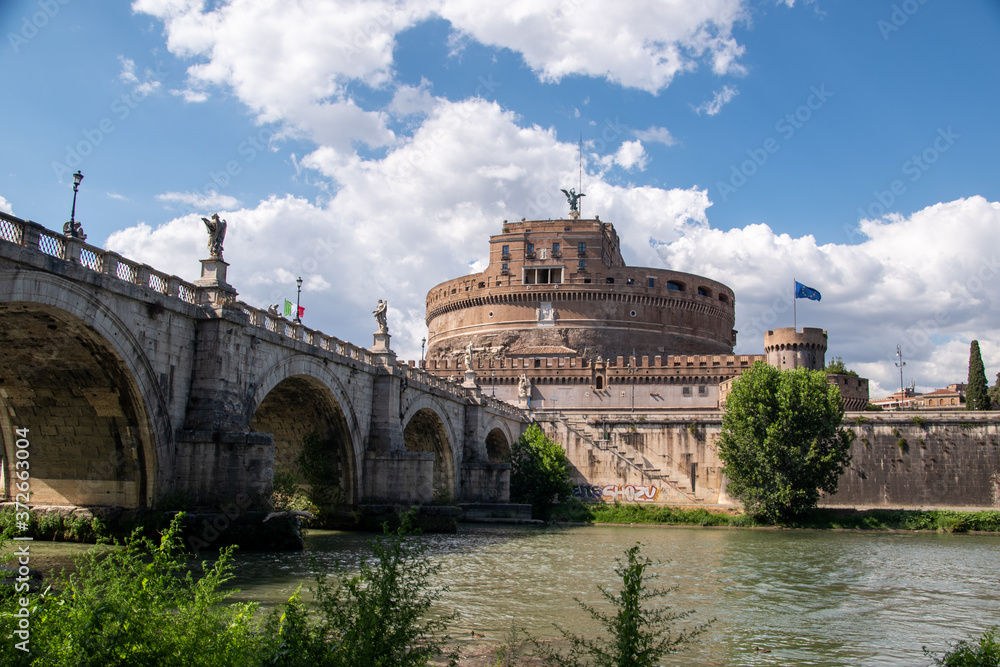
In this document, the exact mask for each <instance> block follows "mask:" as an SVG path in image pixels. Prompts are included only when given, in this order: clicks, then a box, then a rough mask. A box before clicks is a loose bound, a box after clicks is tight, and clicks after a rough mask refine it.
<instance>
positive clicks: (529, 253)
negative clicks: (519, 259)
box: [524, 243, 535, 257]
mask: <svg viewBox="0 0 1000 667" xmlns="http://www.w3.org/2000/svg"><path fill="white" fill-rule="evenodd" d="M524 256H525V257H534V256H535V244H534V243H527V244H525V246H524Z"/></svg>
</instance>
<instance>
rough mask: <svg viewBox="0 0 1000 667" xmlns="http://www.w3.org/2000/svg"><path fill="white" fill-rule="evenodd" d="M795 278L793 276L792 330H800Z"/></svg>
mask: <svg viewBox="0 0 1000 667" xmlns="http://www.w3.org/2000/svg"><path fill="white" fill-rule="evenodd" d="M795 301H796V299H795V278H792V331H794V332H798V330H799V313H798V311H797V310H796V309H795Z"/></svg>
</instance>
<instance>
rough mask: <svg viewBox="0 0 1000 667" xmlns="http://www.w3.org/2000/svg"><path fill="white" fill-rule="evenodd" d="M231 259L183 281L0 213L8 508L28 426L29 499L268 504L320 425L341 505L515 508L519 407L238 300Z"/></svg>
mask: <svg viewBox="0 0 1000 667" xmlns="http://www.w3.org/2000/svg"><path fill="white" fill-rule="evenodd" d="M226 267H227V264H226V263H225V262H224V261H222V259H221V258H214V259H208V260H202V277H201V279H199V280H198V281H196V282H194V283H189V282H185V281H184V280H182V279H180V278H178V277H176V276H171V275H166V274H164V273H162V272H159V271H157V270H156V269H154V268H152V267H150V266H146V265H143V264H139V263H136V262H133V261H130V260H128V259H126V258H124V257H122V256H120V255H118V254H116V253H113V252H108V251H105V250H102V249H100V248H97V247H94V246H90V245H87V244H86V243H84V242H82V241H80V240H79V239H76V238H70V237H67V236H64V235H63V234H60V233H58V232H53V231H51V230H48V229H46V228H44V227H42V226H41V225H39V224H37V223H34V222H31V221H25V220H21V219H19V218H15V217H13V216H9V215H6V214H0V432H2V436H3V450H2V459H0V463H2V471H3V472H2V475H0V477H2V484H3V494H4V496H5V497H6V498H7V499H13V498H14V496H15V493H16V489H15V487H14V484H15V482H16V480H15V473H16V472H18V471H19V470H23V469H24V466H21V467H20V468H18V467H16V466H17V465H18V461H20V460H24V459H23V456H24V455H23V454H21V456H22V458H21V459H19V458H17V457H18V451H17V447H16V443H17V442H18V438H19V437H20V436H19V435H18V429H28V431H27V436H28V438H27V439H28V441H29V442H30V446H29V448H28V452H29V455H28V456H29V457H28V459H27V461H28V463H29V464H30V467H29V468H28V470H29V472H30V486H31V491H32V496H31V501H32V503H33V504H58V505H111V506H121V507H144V506H151V505H153V504H155V503H157V502H158V501H164V500H168V499H171V498H174V499H176V500H178V501H184V502H188V503H193V504H199V505H206V504H214V503H219V502H224V501H226V500H230V499H233V498H235V497H238V496H240V495H242V494H249V495H251V496H254V495H257V496H261V495H267V494H269V493H270V489H271V484H272V479H273V475H274V471H275V469H282V468H285V469H290V468H292V467H293V466H294V465H295V462H296V461H297V459H298V457H299V454H300V452H301V450H302V442H303V438H304V437H305V436H306V435H307V434H310V433H313V432H315V433H316V434H317V435H318V436H319V437H320V438H321V440H322V441H323V442H324V443H327V444H328V446H329V448H330V449H329V453H328V456H326V459H327V460H328V465H326V467H327V469H326V470H325V471H324V473H325V474H326V475H328V476H329V478H330V479H331V480H332V481H334V482H336V484H337V485H338V486H339V487H340V489H341V490H342V492H343V494H344V500H345V502H346V503H347V504H348V505H357V504H359V503H367V502H378V503H424V504H426V503H432V502H439V501H441V500H443V499H449V500H455V501H461V502H475V501H482V502H507V500H508V496H509V487H510V464H507V463H503V462H502V461H504V457H505V455H507V454H508V453H509V451H510V445H511V443H512V442H513V441H514V440H515V439H517V438H518V437H519V436H520V434H521V432H522V430H523V429H524V428H525V426H526V421H525V417H524V416H523V415H522V413H521V412H520V411H519V410H518V409H517V408H515V407H514V406H512V405H509V404H507V403H503V402H501V401H497V400H495V399H492V398H490V397H489V396H485V395H483V394H482V393H481V392H480V391H479V390H478V389H477V388H475V386H474V383H470V382H466V383H465V385H459V384H456V383H453V382H448V381H445V380H443V379H440V378H436V377H434V376H433V375H429V374H427V373H425V372H424V371H422V370H420V369H419V368H415V367H414V366H413V362H410V363H409V364H402V363H398V362H397V360H396V356H395V354H393V353H392V351H391V349H390V347H389V336H388V334H384V335H376V336H375V344H374V345H373V347H372V348H369V349H364V348H360V347H357V346H354V345H351V344H350V343H347V342H345V341H342V340H338V339H337V338H335V337H333V336H329V335H327V334H324V333H321V332H319V331H315V330H312V329H309V328H308V327H305V326H303V325H301V324H298V323H294V322H292V321H289V320H287V319H284V318H282V317H279V316H277V315H274V314H271V313H269V312H267V311H265V310H260V309H258V308H254V307H252V306H249V305H247V304H245V303H241V302H240V301H238V300H237V299H236V291H235V289H233V287H232V286H230V285H229V284H227V283H226ZM466 385H468V386H466ZM21 433H22V434H23V433H24V432H23V431H22V432H21ZM21 444H22V445H23V442H22V443H21Z"/></svg>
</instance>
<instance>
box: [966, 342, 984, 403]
mask: <svg viewBox="0 0 1000 667" xmlns="http://www.w3.org/2000/svg"><path fill="white" fill-rule="evenodd" d="M965 409H966V410H989V409H990V395H989V393H988V389H987V387H986V369H985V368H983V355H982V354H981V353H980V352H979V341H978V340H974V341H972V344H971V345H970V346H969V384H968V386H966V388H965Z"/></svg>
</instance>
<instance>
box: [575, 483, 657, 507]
mask: <svg viewBox="0 0 1000 667" xmlns="http://www.w3.org/2000/svg"><path fill="white" fill-rule="evenodd" d="M573 495H574V496H575V497H577V498H580V499H582V500H600V501H602V502H606V501H609V500H610V501H615V500H617V501H625V502H629V503H651V502H654V501H655V500H656V498H657V497H658V496H659V495H660V490H659V489H658V488H656V487H655V486H638V485H635V484H627V485H625V486H619V485H618V484H577V485H575V486H574V487H573Z"/></svg>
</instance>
